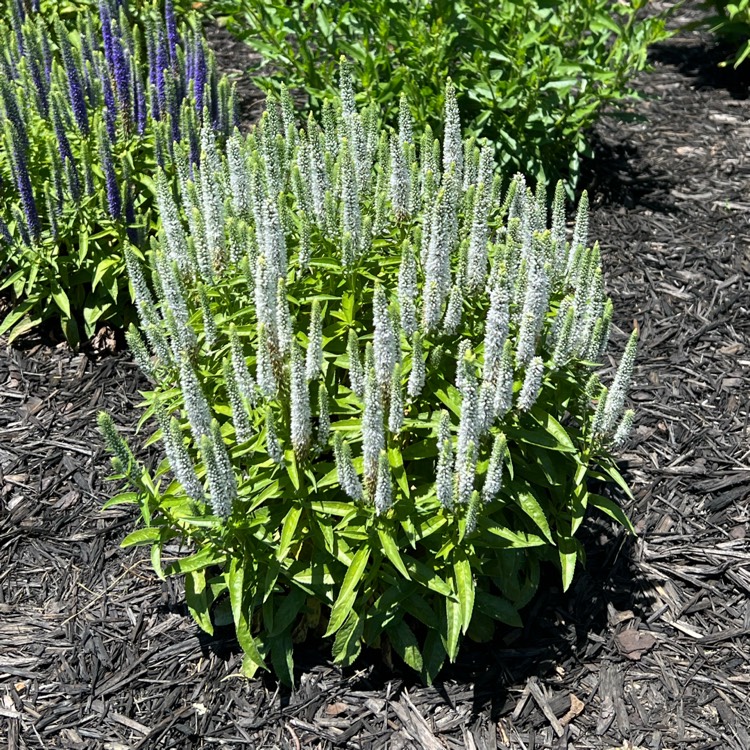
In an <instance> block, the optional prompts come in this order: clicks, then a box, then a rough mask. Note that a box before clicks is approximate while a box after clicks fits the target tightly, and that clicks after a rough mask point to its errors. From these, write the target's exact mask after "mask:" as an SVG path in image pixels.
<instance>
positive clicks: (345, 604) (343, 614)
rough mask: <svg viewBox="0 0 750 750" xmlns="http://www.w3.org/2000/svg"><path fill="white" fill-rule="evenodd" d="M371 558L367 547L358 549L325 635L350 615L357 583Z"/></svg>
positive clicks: (338, 626)
mask: <svg viewBox="0 0 750 750" xmlns="http://www.w3.org/2000/svg"><path fill="white" fill-rule="evenodd" d="M369 559H370V550H369V549H368V548H366V547H363V548H362V549H360V550H357V552H356V554H355V555H354V557H353V558H352V562H351V565H350V566H349V569H348V570H347V571H346V575H345V576H344V581H343V583H342V584H341V591H340V592H339V595H338V598H337V599H336V603H335V604H334V605H333V609H332V610H331V619H330V620H329V622H328V630H326V633H325V636H324V637H326V638H327V637H328V636H329V635H333V634H334V633H335V632H336V631H337V630H338V629H339V628H340V627H341V626H342V625H343V623H344V620H345V619H346V618H347V617H348V616H349V612H350V611H351V609H352V607H353V606H354V602H355V601H356V599H357V585H358V584H359V581H360V579H361V578H362V575H363V573H364V572H365V568H366V567H367V562H368V561H369Z"/></svg>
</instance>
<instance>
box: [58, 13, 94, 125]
mask: <svg viewBox="0 0 750 750" xmlns="http://www.w3.org/2000/svg"><path fill="white" fill-rule="evenodd" d="M55 32H56V34H57V39H58V42H59V44H60V49H61V51H62V56H63V64H64V65H65V73H66V74H67V77H68V94H69V96H70V105H71V107H72V109H73V116H74V117H75V120H76V123H77V124H78V128H79V129H80V131H81V132H82V133H84V134H87V133H88V132H89V116H88V112H87V111H86V102H85V100H84V97H83V85H82V83H81V73H80V71H79V70H78V66H77V64H76V61H75V58H74V56H73V50H72V48H71V46H70V39H68V34H67V32H66V30H65V27H64V26H63V25H62V23H61V22H60V20H59V19H55Z"/></svg>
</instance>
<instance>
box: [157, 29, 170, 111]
mask: <svg viewBox="0 0 750 750" xmlns="http://www.w3.org/2000/svg"><path fill="white" fill-rule="evenodd" d="M168 69H169V52H168V51H167V45H166V41H165V39H164V32H163V31H162V30H161V29H159V32H158V35H157V37H156V90H157V92H158V94H159V108H160V109H161V111H162V112H164V111H166V109H167V92H166V84H165V76H166V75H167V70H168Z"/></svg>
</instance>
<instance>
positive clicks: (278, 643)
mask: <svg viewBox="0 0 750 750" xmlns="http://www.w3.org/2000/svg"><path fill="white" fill-rule="evenodd" d="M268 645H269V647H270V650H271V663H272V664H273V670H274V672H275V673H276V676H277V677H278V678H279V681H280V682H281V683H282V684H283V685H286V686H287V687H293V686H294V646H293V644H292V634H291V633H289V632H288V631H285V632H284V633H282V634H281V635H278V636H276V637H274V638H269V639H268Z"/></svg>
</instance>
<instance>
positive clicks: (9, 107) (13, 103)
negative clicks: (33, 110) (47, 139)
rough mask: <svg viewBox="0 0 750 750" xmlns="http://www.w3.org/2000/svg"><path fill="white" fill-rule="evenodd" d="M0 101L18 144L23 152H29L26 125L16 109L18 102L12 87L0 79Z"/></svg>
mask: <svg viewBox="0 0 750 750" xmlns="http://www.w3.org/2000/svg"><path fill="white" fill-rule="evenodd" d="M0 99H2V101H3V107H4V109H5V113H6V116H7V118H8V119H9V120H10V121H11V123H12V124H13V127H14V129H15V131H16V135H17V137H18V140H19V143H20V144H21V148H22V149H23V150H24V152H26V151H28V150H29V137H28V134H27V133H26V125H25V123H24V121H23V119H22V117H21V112H20V110H19V108H18V100H17V99H16V93H15V91H14V89H13V86H12V85H11V84H9V83H7V82H6V79H0Z"/></svg>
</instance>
